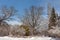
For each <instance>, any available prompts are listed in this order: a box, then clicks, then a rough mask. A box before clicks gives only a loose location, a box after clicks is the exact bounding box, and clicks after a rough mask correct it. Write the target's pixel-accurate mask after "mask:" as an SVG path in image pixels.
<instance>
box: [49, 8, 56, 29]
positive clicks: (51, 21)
mask: <svg viewBox="0 0 60 40" xmlns="http://www.w3.org/2000/svg"><path fill="white" fill-rule="evenodd" d="M52 26H54V27H55V26H56V13H55V9H54V8H52V11H51V16H50V18H49V29H51V28H52Z"/></svg>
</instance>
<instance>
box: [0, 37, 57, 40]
mask: <svg viewBox="0 0 60 40" xmlns="http://www.w3.org/2000/svg"><path fill="white" fill-rule="evenodd" d="M0 40H55V39H53V38H51V37H31V38H13V37H0ZM56 40H57V39H56Z"/></svg>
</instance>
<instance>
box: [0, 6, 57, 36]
mask: <svg viewBox="0 0 60 40" xmlns="http://www.w3.org/2000/svg"><path fill="white" fill-rule="evenodd" d="M43 10H44V9H43V7H36V6H31V7H30V8H29V9H25V14H24V15H23V17H22V19H21V22H22V25H20V26H17V27H16V28H13V27H12V28H11V27H10V26H9V24H8V23H7V22H6V20H9V19H12V18H11V16H13V15H14V14H15V13H16V10H15V8H14V7H10V8H7V7H6V6H4V7H2V9H1V14H2V16H0V35H1V36H2V35H3V36H7V35H13V36H33V35H41V34H43V35H48V36H49V34H48V31H49V30H50V29H53V28H54V27H56V19H57V17H56V12H55V8H54V7H53V8H50V6H48V16H49V23H48V30H44V31H42V32H39V31H37V29H39V28H40V27H41V26H40V23H41V19H40V18H41V16H42V15H43V13H44V11H43ZM19 19H20V18H19Z"/></svg>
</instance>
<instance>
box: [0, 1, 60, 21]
mask: <svg viewBox="0 0 60 40" xmlns="http://www.w3.org/2000/svg"><path fill="white" fill-rule="evenodd" d="M48 3H51V5H52V6H54V7H55V9H56V11H57V12H58V13H60V0H0V8H1V7H2V6H3V5H6V6H7V7H10V6H14V7H15V9H17V10H18V12H17V16H22V15H23V14H24V9H26V8H30V7H31V6H32V5H34V6H42V7H43V8H44V13H47V4H48ZM44 15H45V14H44ZM45 16H46V15H45ZM14 18H15V19H16V18H17V17H16V16H15V17H14ZM14 22H15V21H14Z"/></svg>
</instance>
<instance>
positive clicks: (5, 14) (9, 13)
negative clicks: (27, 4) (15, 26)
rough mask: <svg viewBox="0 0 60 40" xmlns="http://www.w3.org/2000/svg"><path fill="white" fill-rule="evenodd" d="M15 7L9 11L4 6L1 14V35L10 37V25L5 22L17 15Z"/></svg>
mask: <svg viewBox="0 0 60 40" xmlns="http://www.w3.org/2000/svg"><path fill="white" fill-rule="evenodd" d="M15 12H16V11H15V9H14V7H10V8H9V9H8V8H7V7H6V6H3V7H2V9H1V13H0V15H1V14H2V15H1V16H0V35H3V36H4V35H9V29H10V27H9V25H8V23H7V22H5V20H8V19H11V18H10V17H11V16H13V15H14V13H15ZM3 29H4V30H3Z"/></svg>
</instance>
